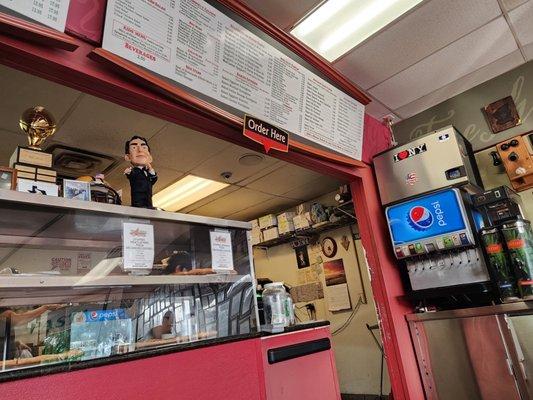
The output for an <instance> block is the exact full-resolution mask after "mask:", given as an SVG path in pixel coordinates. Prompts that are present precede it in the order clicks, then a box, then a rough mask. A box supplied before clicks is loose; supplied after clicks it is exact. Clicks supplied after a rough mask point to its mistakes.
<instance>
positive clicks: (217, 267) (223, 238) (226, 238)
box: [209, 230, 233, 273]
mask: <svg viewBox="0 0 533 400" xmlns="http://www.w3.org/2000/svg"><path fill="white" fill-rule="evenodd" d="M209 238H210V239H211V267H212V268H213V270H214V271H216V272H219V273H221V272H222V273H224V272H226V273H227V272H232V271H233V249H232V246H231V233H230V232H229V231H225V230H214V231H211V232H209Z"/></svg>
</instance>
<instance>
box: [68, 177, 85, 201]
mask: <svg viewBox="0 0 533 400" xmlns="http://www.w3.org/2000/svg"><path fill="white" fill-rule="evenodd" d="M63 197H66V198H67V199H74V200H84V201H90V200H91V184H90V183H89V182H84V181H73V180H70V179H64V180H63Z"/></svg>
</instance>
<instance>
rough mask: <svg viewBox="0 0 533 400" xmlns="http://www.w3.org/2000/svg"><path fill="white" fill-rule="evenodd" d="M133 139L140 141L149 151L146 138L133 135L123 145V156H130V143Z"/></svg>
mask: <svg viewBox="0 0 533 400" xmlns="http://www.w3.org/2000/svg"><path fill="white" fill-rule="evenodd" d="M135 139H141V140H142V141H143V142H144V143H145V144H146V146H147V147H148V151H150V145H149V144H148V140H147V139H146V138H143V137H142V136H138V135H135V136H132V137H131V139H130V140H128V141H127V142H126V144H125V145H124V154H130V142H131V141H132V140H135Z"/></svg>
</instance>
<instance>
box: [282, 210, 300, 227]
mask: <svg viewBox="0 0 533 400" xmlns="http://www.w3.org/2000/svg"><path fill="white" fill-rule="evenodd" d="M295 215H296V214H295V213H293V212H284V213H281V214H280V215H278V226H279V224H280V222H292V219H293V218H294V216H295Z"/></svg>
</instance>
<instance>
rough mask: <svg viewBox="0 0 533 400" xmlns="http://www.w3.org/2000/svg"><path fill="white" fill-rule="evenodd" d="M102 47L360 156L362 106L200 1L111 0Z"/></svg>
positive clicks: (336, 149) (344, 152) (249, 111)
mask: <svg viewBox="0 0 533 400" xmlns="http://www.w3.org/2000/svg"><path fill="white" fill-rule="evenodd" d="M103 48H104V49H106V50H109V51H111V52H112V53H115V54H117V55H119V56H121V57H123V58H125V59H127V60H129V61H132V62H134V63H136V64H138V65H140V66H142V67H144V68H147V69H149V70H151V71H153V72H156V73H158V74H160V75H162V76H165V77H167V78H170V79H172V80H174V81H176V82H179V83H180V84H182V85H185V86H187V87H189V88H191V89H194V90H196V91H198V92H200V93H202V94H204V95H207V96H209V97H211V98H213V99H216V100H218V101H220V102H222V103H224V104H227V105H229V106H231V107H233V108H236V109H238V110H241V111H242V112H243V113H246V114H251V115H254V116H257V117H258V118H261V119H263V120H265V121H267V122H269V123H271V124H273V125H275V126H279V127H280V128H282V129H285V130H287V131H289V132H292V133H295V134H297V135H299V136H301V137H303V138H305V139H308V140H310V141H312V142H315V143H317V144H320V145H322V146H325V147H326V148H329V149H331V150H334V151H336V152H338V153H341V154H344V155H346V156H348V157H351V158H354V159H361V153H362V143H363V121H364V106H363V105H362V104H361V103H359V102H358V101H357V100H355V99H353V98H351V97H350V96H348V95H347V94H345V93H344V92H342V91H340V90H339V89H337V88H336V87H334V86H333V85H331V84H329V83H328V82H326V81H325V80H323V79H322V78H320V77H318V76H317V75H315V74H314V73H312V72H310V71H309V70H307V69H306V68H304V67H303V66H302V65H300V64H298V63H297V62H296V61H294V60H292V59H291V58H289V57H287V56H286V55H285V54H283V53H282V52H281V51H279V50H278V49H276V48H274V47H273V46H271V45H270V44H268V43H267V42H265V41H264V40H263V39H261V38H259V37H258V36H256V35H255V34H253V33H252V32H250V31H249V30H247V29H245V28H244V27H243V26H241V25H239V24H238V23H237V22H235V21H233V20H232V19H231V18H229V17H228V16H226V15H225V14H223V13H222V12H220V11H219V10H217V9H216V8H214V7H213V6H211V5H210V4H208V3H207V2H205V1H203V0H109V1H108V3H107V15H106V22H105V30H104V40H103Z"/></svg>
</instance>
